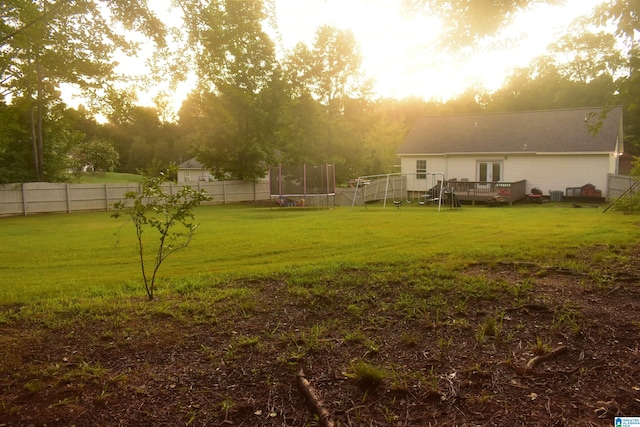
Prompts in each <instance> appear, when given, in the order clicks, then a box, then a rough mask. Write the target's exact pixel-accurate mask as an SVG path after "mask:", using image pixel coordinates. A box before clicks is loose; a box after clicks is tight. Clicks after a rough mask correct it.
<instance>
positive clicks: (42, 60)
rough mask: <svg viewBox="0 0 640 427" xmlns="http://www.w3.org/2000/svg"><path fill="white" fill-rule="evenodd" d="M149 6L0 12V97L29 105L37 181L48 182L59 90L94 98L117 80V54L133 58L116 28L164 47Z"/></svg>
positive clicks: (29, 3)
mask: <svg viewBox="0 0 640 427" xmlns="http://www.w3.org/2000/svg"><path fill="white" fill-rule="evenodd" d="M146 1H147V0H133V1H125V0H108V1H106V2H104V1H98V0H77V1H72V2H70V1H65V0H36V1H33V0H9V1H8V2H4V3H3V5H2V6H0V31H2V33H1V34H0V95H1V96H2V97H3V98H4V100H5V102H7V103H12V102H14V101H15V100H17V99H22V100H24V101H25V102H27V101H28V105H26V107H27V110H28V117H29V133H30V136H31V137H30V139H31V145H32V149H33V162H32V164H33V170H34V179H36V180H45V179H47V176H46V174H45V172H46V167H45V157H46V153H47V149H46V148H45V141H44V139H45V133H46V132H45V130H44V128H45V126H46V125H47V117H49V118H51V117H52V116H51V115H49V116H47V110H50V109H51V108H52V107H53V106H54V105H55V104H56V103H59V93H58V92H57V90H58V88H59V87H60V84H61V83H71V84H75V85H78V86H79V87H81V88H82V89H84V90H87V91H94V93H95V92H96V91H98V90H100V89H101V88H103V87H104V86H105V83H106V82H108V81H110V80H112V79H113V78H114V76H115V75H114V73H113V68H114V65H115V64H114V62H113V59H112V55H113V53H114V52H115V51H116V50H118V49H120V50H122V51H125V52H128V53H132V52H134V50H135V45H134V44H132V43H129V42H128V41H127V40H126V39H125V37H124V36H122V35H120V34H118V33H116V32H115V31H114V28H115V27H117V25H116V23H120V24H121V25H122V26H123V27H124V28H125V29H126V30H131V31H139V32H142V33H144V34H146V35H149V36H153V37H154V40H156V42H158V43H161V42H162V40H163V28H162V25H161V24H160V21H158V20H157V19H156V18H155V17H154V16H153V14H152V13H151V12H150V11H149V9H148V8H147V3H146Z"/></svg>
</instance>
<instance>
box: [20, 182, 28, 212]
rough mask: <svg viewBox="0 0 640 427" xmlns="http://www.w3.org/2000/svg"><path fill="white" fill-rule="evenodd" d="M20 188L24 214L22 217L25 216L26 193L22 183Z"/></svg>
mask: <svg viewBox="0 0 640 427" xmlns="http://www.w3.org/2000/svg"><path fill="white" fill-rule="evenodd" d="M21 187H22V212H23V213H24V216H27V193H26V190H25V188H24V182H23V183H22V185H21Z"/></svg>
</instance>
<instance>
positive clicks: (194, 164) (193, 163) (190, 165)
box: [178, 157, 206, 169]
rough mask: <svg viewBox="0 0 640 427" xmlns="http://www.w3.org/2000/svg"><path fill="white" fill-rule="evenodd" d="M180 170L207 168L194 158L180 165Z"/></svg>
mask: <svg viewBox="0 0 640 427" xmlns="http://www.w3.org/2000/svg"><path fill="white" fill-rule="evenodd" d="M178 169H206V167H205V165H203V164H202V163H200V162H199V161H198V160H197V159H196V158H195V157H193V158H191V159H189V160H187V161H186V162H183V163H180V165H178Z"/></svg>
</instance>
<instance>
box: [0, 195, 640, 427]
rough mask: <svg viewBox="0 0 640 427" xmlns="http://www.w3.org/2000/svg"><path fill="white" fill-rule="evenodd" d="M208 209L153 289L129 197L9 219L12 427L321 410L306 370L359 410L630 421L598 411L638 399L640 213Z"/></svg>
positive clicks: (280, 416) (489, 419)
mask: <svg viewBox="0 0 640 427" xmlns="http://www.w3.org/2000/svg"><path fill="white" fill-rule="evenodd" d="M196 215H197V221H198V222H199V223H200V224H201V227H200V229H199V230H198V232H197V235H196V239H195V240H194V241H193V242H192V244H191V246H189V247H188V248H186V249H185V250H183V251H181V252H178V253H176V254H175V256H173V257H170V258H168V259H167V261H166V263H165V264H163V265H162V267H161V270H160V275H159V283H158V288H157V292H156V294H155V295H156V299H155V300H154V301H148V300H147V297H146V294H145V290H144V287H143V284H142V280H141V274H140V271H139V269H140V266H139V262H138V258H137V253H136V239H135V233H134V229H133V226H132V225H130V224H127V225H125V226H124V227H122V229H120V226H121V225H122V220H121V219H120V220H115V219H113V218H111V217H110V213H109V212H98V213H84V214H59V215H38V216H27V217H11V218H0V242H1V243H0V260H2V261H0V274H1V277H2V286H0V327H1V332H2V333H0V361H2V363H0V389H2V390H3V393H2V394H1V395H0V425H5V424H6V425H23V424H25V423H26V422H28V423H30V424H33V425H53V424H56V425H62V424H64V425H104V424H105V422H106V423H107V424H108V423H109V422H111V423H112V424H113V425H115V424H116V423H117V424H118V425H148V424H149V423H150V422H152V423H155V424H157V425H225V424H226V423H227V422H233V423H234V424H235V425H256V426H274V425H296V426H297V425H315V424H317V422H316V421H317V418H316V417H315V415H314V414H312V413H311V412H309V410H308V408H306V406H305V401H304V399H303V398H302V397H301V396H300V393H298V392H297V391H296V390H295V386H293V384H294V383H295V382H296V379H297V378H298V372H299V370H300V369H301V368H304V372H305V375H308V378H309V382H310V384H312V385H313V387H314V388H315V389H316V390H317V391H318V395H319V396H321V397H322V399H323V401H324V402H327V405H328V406H329V410H330V412H331V416H332V417H333V418H334V419H335V420H336V425H342V426H355V425H428V424H429V423H432V424H437V425H453V424H452V421H453V422H455V423H456V425H470V424H474V425H524V424H531V422H530V421H531V420H534V422H533V424H535V425H551V424H563V425H565V424H566V423H567V421H566V420H572V423H573V424H572V425H602V423H604V422H608V423H609V425H610V424H611V422H613V416H614V414H613V412H607V413H606V414H604V416H606V417H607V418H606V419H603V418H602V414H601V413H600V412H596V411H594V409H593V408H594V407H595V408H600V407H601V406H602V405H603V402H605V403H606V404H607V405H609V402H611V403H610V405H611V407H612V408H623V407H628V408H630V409H629V412H634V411H635V412H638V411H639V410H640V406H639V404H638V391H637V390H636V388H637V387H636V386H637V372H636V371H637V366H636V365H635V362H636V361H637V359H638V356H637V353H638V336H639V333H640V324H639V323H638V320H637V313H638V312H639V311H640V303H638V301H639V299H638V295H639V294H640V291H639V290H638V286H637V283H638V274H637V271H638V270H639V268H638V266H639V265H640V257H638V250H637V248H638V242H639V241H640V227H639V224H640V221H639V218H638V216H632V215H623V214H621V213H618V212H608V213H606V214H603V213H602V209H593V208H586V207H585V208H581V209H577V208H572V207H571V205H569V204H561V203H560V204H545V205H518V206H513V207H500V208H488V207H485V206H478V207H469V206H465V207H464V208H462V209H460V210H453V211H451V210H442V212H438V211H437V208H436V207H420V206H418V205H410V206H405V207H402V208H401V209H395V208H393V207H391V208H389V207H388V208H387V209H385V210H383V209H382V208H381V207H380V206H379V205H372V206H370V207H369V208H368V209H364V208H354V209H350V208H336V209H312V208H306V209H298V208H284V209H279V208H269V207H262V208H260V207H256V206H250V205H228V206H223V205H218V206H202V207H199V208H198V209H197V210H196ZM118 231H120V241H119V243H118V245H117V246H116V242H117V233H118ZM146 235H147V237H149V238H150V239H149V243H148V246H147V249H148V251H149V252H152V251H153V249H154V247H153V246H154V243H155V242H156V241H157V236H155V235H154V234H153V231H152V230H148V231H146ZM538 355H540V356H538ZM539 357H546V358H547V359H545V360H544V361H543V360H542V359H539ZM536 360H537V362H536V363H538V362H539V365H540V366H538V367H536V368H535V369H534V368H533V367H531V368H529V369H527V367H528V366H529V364H530V363H532V361H536ZM531 366H533V365H531ZM612 378H615V381H612V380H611V379H612ZM538 396H540V397H538ZM543 396H544V397H543ZM612 399H613V400H612ZM594 405H595V406H594ZM602 410H603V411H604V409H602ZM613 410H614V411H615V409H613ZM532 414H534V415H535V416H532ZM107 420H108V421H107ZM525 420H526V421H525ZM556 421H557V422H556Z"/></svg>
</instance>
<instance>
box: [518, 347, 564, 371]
mask: <svg viewBox="0 0 640 427" xmlns="http://www.w3.org/2000/svg"><path fill="white" fill-rule="evenodd" d="M566 352H567V347H565V346H560V347H558V348H556V349H554V350H552V351H550V352H549V353H547V354H543V355H542V356H536V357H534V358H533V359H531V360H529V362H528V363H527V366H526V367H525V370H529V369H533V368H535V367H536V365H537V364H539V363H540V362H544V361H546V360H549V359H553V358H554V357H557V356H560V355H561V354H564V353H566Z"/></svg>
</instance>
